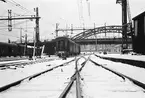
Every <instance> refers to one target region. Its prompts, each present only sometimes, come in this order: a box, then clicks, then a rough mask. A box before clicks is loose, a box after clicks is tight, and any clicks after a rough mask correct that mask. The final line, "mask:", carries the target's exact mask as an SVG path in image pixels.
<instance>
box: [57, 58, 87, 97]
mask: <svg viewBox="0 0 145 98" xmlns="http://www.w3.org/2000/svg"><path fill="white" fill-rule="evenodd" d="M81 58H84V59H85V61H84V62H83V63H82V64H81V65H82V66H81V68H80V69H78V61H79V60H80V59H81ZM87 61H88V59H86V58H85V57H84V56H81V57H79V58H77V59H76V60H75V69H76V71H75V73H74V74H73V75H72V77H71V81H70V82H69V83H68V85H67V86H66V88H65V89H64V90H63V92H62V93H61V95H60V96H59V98H65V97H66V96H67V94H68V92H69V90H70V89H71V87H72V85H73V83H74V81H75V80H76V98H81V88H80V81H79V79H80V75H79V72H80V71H81V70H82V68H83V67H84V65H85V64H86V62H87Z"/></svg>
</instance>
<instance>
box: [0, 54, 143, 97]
mask: <svg viewBox="0 0 145 98" xmlns="http://www.w3.org/2000/svg"><path fill="white" fill-rule="evenodd" d="M81 58H83V59H85V60H82V59H81ZM79 60H81V63H78V61H79ZM38 76H39V77H38ZM35 77H37V78H35ZM29 80H31V81H29ZM22 81H23V82H22ZM22 81H21V85H18V86H14V87H11V88H10V89H9V90H7V91H6V92H2V93H0V97H1V96H2V97H4V98H9V97H10V96H11V97H15V98H26V97H31V98H36V97H42V98H45V97H48V98H120V97H121V98H144V97H145V94H144V92H145V90H144V89H145V88H144V87H145V84H143V83H141V82H139V81H138V80H135V79H132V78H131V77H129V76H127V75H124V74H122V73H120V72H117V71H116V70H113V69H111V68H108V67H106V66H105V65H102V64H99V63H98V61H97V59H94V58H92V57H91V56H90V57H88V58H87V59H86V58H85V57H80V58H77V59H76V60H75V62H74V61H70V62H66V63H64V64H62V65H59V66H56V67H53V68H51V69H49V70H46V71H44V72H41V73H38V74H35V75H33V76H30V77H28V78H27V79H24V80H22Z"/></svg>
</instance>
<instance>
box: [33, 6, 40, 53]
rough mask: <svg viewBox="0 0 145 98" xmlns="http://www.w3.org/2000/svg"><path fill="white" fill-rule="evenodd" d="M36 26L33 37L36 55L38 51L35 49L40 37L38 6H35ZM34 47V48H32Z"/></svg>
mask: <svg viewBox="0 0 145 98" xmlns="http://www.w3.org/2000/svg"><path fill="white" fill-rule="evenodd" d="M35 22H36V28H35V31H36V34H35V36H36V37H35V39H36V42H35V43H36V44H35V45H36V51H35V52H36V55H38V51H37V48H38V47H39V42H40V38H39V12H38V7H37V8H36V21H35ZM34 49H35V48H34Z"/></svg>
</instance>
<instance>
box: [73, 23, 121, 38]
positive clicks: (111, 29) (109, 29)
mask: <svg viewBox="0 0 145 98" xmlns="http://www.w3.org/2000/svg"><path fill="white" fill-rule="evenodd" d="M100 33H120V34H122V26H120V25H112V26H101V27H97V28H94V29H88V30H85V31H84V32H81V33H79V34H77V35H75V36H73V37H72V38H71V39H72V40H81V39H87V38H88V37H90V36H93V35H97V34H100Z"/></svg>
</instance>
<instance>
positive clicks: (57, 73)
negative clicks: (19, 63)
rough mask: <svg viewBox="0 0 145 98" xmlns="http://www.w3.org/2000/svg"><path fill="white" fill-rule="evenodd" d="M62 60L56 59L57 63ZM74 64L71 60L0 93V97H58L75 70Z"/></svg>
mask: <svg viewBox="0 0 145 98" xmlns="http://www.w3.org/2000/svg"><path fill="white" fill-rule="evenodd" d="M55 62H57V61H55ZM62 62H63V61H62V60H61V61H58V63H62ZM53 63H54V62H53ZM58 63H57V64H58ZM74 65H75V63H74V62H72V63H70V64H69V65H67V66H63V67H59V68H57V69H54V70H52V71H50V72H47V73H45V74H42V75H40V76H38V77H36V78H34V79H32V80H31V81H24V82H23V83H21V84H20V85H18V86H15V87H12V88H10V89H9V90H7V91H5V92H2V93H0V98H58V97H59V96H60V94H61V93H62V91H63V90H64V88H65V87H66V86H67V84H68V83H69V81H70V77H71V76H72V75H73V74H74V72H75V66H74Z"/></svg>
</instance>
